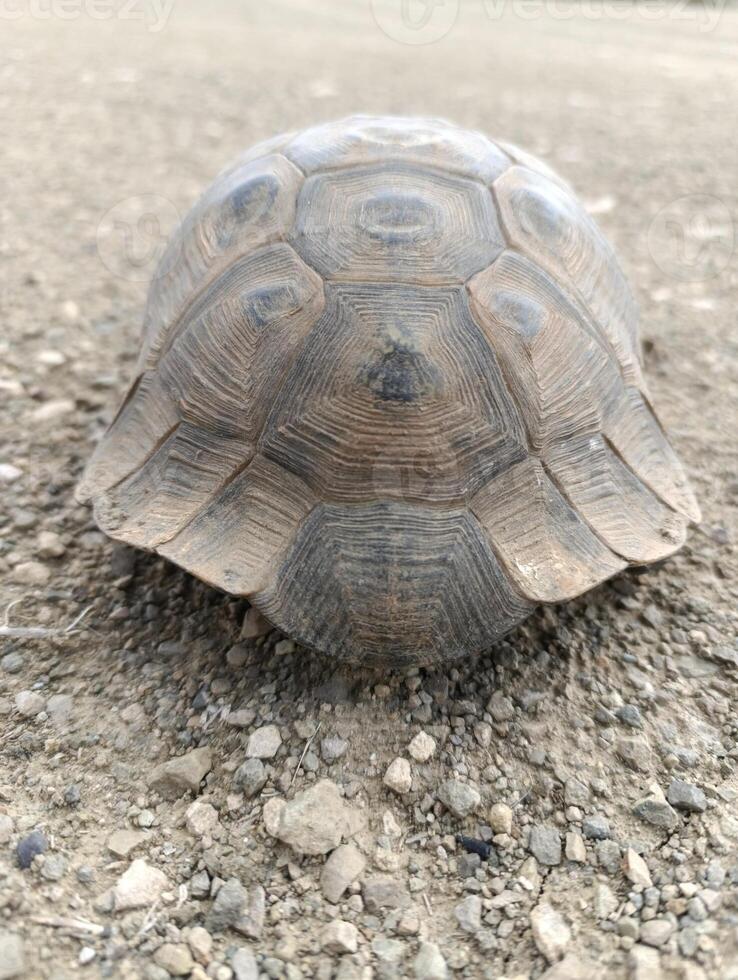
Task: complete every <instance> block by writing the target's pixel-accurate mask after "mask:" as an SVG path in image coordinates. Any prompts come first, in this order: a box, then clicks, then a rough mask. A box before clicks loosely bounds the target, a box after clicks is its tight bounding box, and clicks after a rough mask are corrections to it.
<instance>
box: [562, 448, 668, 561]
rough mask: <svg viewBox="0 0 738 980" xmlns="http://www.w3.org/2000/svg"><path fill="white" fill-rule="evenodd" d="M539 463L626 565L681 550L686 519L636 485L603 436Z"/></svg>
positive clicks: (639, 483) (636, 480) (655, 558)
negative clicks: (626, 562)
mask: <svg viewBox="0 0 738 980" xmlns="http://www.w3.org/2000/svg"><path fill="white" fill-rule="evenodd" d="M543 463H544V465H545V467H546V469H547V471H548V473H549V474H550V475H551V477H552V479H553V480H554V481H555V483H556V485H557V486H558V487H559V488H560V489H561V492H562V493H563V494H564V495H565V496H566V498H567V499H568V500H569V502H570V503H571V505H572V506H573V507H574V508H575V509H576V510H577V511H578V513H579V514H580V515H581V517H582V518H583V519H584V520H585V521H586V522H587V524H589V526H590V527H591V528H592V530H593V531H594V532H595V534H597V535H598V537H600V538H601V539H602V541H604V542H605V544H606V545H607V546H608V547H609V548H610V549H611V550H612V551H614V552H615V553H616V554H618V555H621V556H622V557H623V558H625V559H627V560H628V561H629V562H635V563H638V564H647V563H648V562H652V561H659V560H660V559H662V558H666V557H667V556H668V555H671V554H673V553H674V552H675V551H677V550H678V549H679V548H681V546H682V545H683V544H684V538H685V535H686V524H687V522H686V520H685V518H683V517H682V516H681V515H679V514H676V513H675V512H674V511H673V510H671V509H670V508H669V507H667V506H666V505H665V504H663V503H661V501H660V500H659V499H658V498H657V497H656V496H655V495H654V494H652V493H651V492H650V490H648V489H647V488H646V487H645V486H644V485H643V484H642V483H641V482H640V481H639V480H638V479H636V477H635V476H634V475H633V473H632V472H631V470H630V469H628V467H627V466H625V465H624V464H623V463H622V462H621V460H620V459H619V458H618V457H617V455H616V454H615V453H614V452H613V451H612V450H611V449H610V448H609V446H608V445H607V443H606V442H605V440H604V439H603V438H602V437H601V436H591V437H586V436H585V437H582V438H579V439H569V440H567V441H566V442H563V443H560V444H559V445H558V446H554V447H552V448H551V449H549V450H548V452H547V453H546V455H545V456H544V458H543Z"/></svg>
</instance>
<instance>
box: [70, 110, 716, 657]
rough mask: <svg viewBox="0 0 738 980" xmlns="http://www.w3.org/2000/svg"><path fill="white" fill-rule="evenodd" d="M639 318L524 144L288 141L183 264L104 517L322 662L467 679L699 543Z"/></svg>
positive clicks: (243, 170) (347, 133)
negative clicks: (252, 609) (516, 644)
mask: <svg viewBox="0 0 738 980" xmlns="http://www.w3.org/2000/svg"><path fill="white" fill-rule="evenodd" d="M637 320H638V317H637V309H636V304H635V302H634V299H633V296H632V294H631V292H630V289H629V287H628V285H627V283H626V281H625V279H624V277H623V274H622V272H621V270H620V268H619V266H618V263H617V261H616V259H615V257H614V254H613V252H612V250H611V248H610V246H609V245H608V244H607V242H606V241H605V239H604V238H603V236H602V234H601V233H600V232H599V230H598V229H597V227H596V226H595V224H594V222H593V221H592V219H591V218H590V217H589V216H588V215H587V213H586V211H585V210H584V209H583V207H582V206H581V204H580V203H579V202H578V201H577V200H576V198H575V197H574V196H573V194H572V192H571V190H570V188H569V187H568V185H567V184H566V183H565V182H563V181H562V180H561V179H560V178H559V177H557V176H556V175H555V174H554V173H553V172H552V171H551V170H550V169H549V168H548V167H547V166H546V165H545V164H543V163H541V162H540V161H539V160H537V159H535V158H534V157H532V156H530V155H528V154H527V153H524V152H523V151H521V150H519V149H517V148H516V147H513V146H510V145H507V144H505V143H499V142H497V143H495V142H491V141H490V140H489V139H487V138H486V137H484V136H482V135H480V134H479V133H473V132H468V131H465V130H463V129H459V128H457V127H455V126H453V125H451V124H450V123H446V122H443V121H440V120H435V119H399V118H382V117H380V118H375V117H364V116H362V117H352V118H349V119H344V120H342V121H339V122H335V123H330V124H327V125H321V126H317V127H315V128H312V129H308V130H306V131H304V132H302V133H299V134H297V135H295V134H291V135H287V136H282V137H278V138H276V139H275V140H272V141H269V142H267V143H262V144H259V145H258V146H256V147H255V148H254V149H252V150H251V151H250V152H249V153H247V154H246V155H245V156H243V157H242V158H241V159H240V160H239V161H237V163H236V164H235V165H234V166H233V167H231V168H230V169H229V170H227V171H225V172H224V173H223V174H222V175H221V176H220V177H219V178H218V179H217V180H216V181H215V183H214V184H213V185H212V186H211V187H210V189H209V190H208V191H206V193H205V194H204V196H203V197H202V199H201V200H200V201H199V203H197V204H196V206H195V207H194V208H193V210H192V211H191V212H190V214H189V215H188V216H187V217H186V219H185V220H184V222H183V224H182V226H181V228H180V229H179V230H178V232H177V233H176V235H175V236H174V238H173V240H172V241H171V242H170V244H169V245H168V248H167V250H166V252H165V254H164V256H163V258H162V260H161V264H160V268H159V271H158V274H157V276H156V278H155V280H154V282H153V284H152V286H151V289H150V293H149V297H148V302H147V306H146V312H145V319H144V328H143V344H142V349H141V355H140V359H139V362H138V367H137V370H136V377H135V380H134V382H133V384H132V386H131V388H130V390H129V392H128V394H127V396H126V397H125V400H124V402H123V404H122V406H121V408H120V410H119V411H118V414H117V416H116V417H115V419H114V421H113V423H112V424H111V426H110V428H109V430H108V432H107V433H106V435H105V436H104V438H103V439H102V441H101V443H100V444H99V446H98V447H97V450H96V452H95V453H94V456H93V457H92V460H91V461H90V463H89V465H88V467H87V470H86V473H85V475H84V478H83V480H82V483H81V485H80V488H79V496H80V498H81V499H91V500H92V501H93V502H94V507H95V516H96V519H97V522H98V524H99V525H100V527H101V528H102V529H103V530H104V531H106V532H107V533H108V534H110V535H111V536H112V537H114V538H117V539H119V540H121V541H125V542H128V543H129V544H133V545H137V546H139V547H142V548H146V549H149V550H152V551H155V552H157V553H158V554H160V555H164V556H166V557H167V558H169V559H171V560H172V561H174V562H176V563H177V564H179V565H181V566H182V567H183V568H185V569H187V570H188V571H190V572H192V573H193V574H195V575H197V576H199V577H200V578H201V579H204V580H205V581H206V582H209V583H211V584H212V585H214V586H217V587H219V588H221V589H223V590H225V591H227V592H230V593H234V594H237V595H243V596H246V597H248V599H249V600H250V601H251V602H252V604H253V605H255V606H256V607H257V608H258V609H259V610H261V611H262V612H263V613H264V615H265V616H266V617H267V618H268V619H269V620H271V621H272V622H273V623H274V624H275V625H276V626H278V627H279V628H280V629H281V630H283V631H284V632H285V633H287V634H289V635H291V636H293V637H294V638H295V639H297V640H298V641H300V642H301V643H303V644H305V645H306V646H308V647H312V648H316V649H318V650H321V651H324V652H326V653H328V654H331V655H334V656H336V657H339V658H343V659H348V660H354V661H361V662H371V661H376V662H395V663H423V662H425V663H428V662H440V661H443V662H446V661H453V660H455V659H457V658H459V657H462V656H464V655H467V654H470V653H474V652H476V651H479V650H482V649H483V648H485V647H487V646H489V645H490V644H491V643H492V642H493V641H495V640H496V639H497V638H498V637H500V636H502V635H503V634H505V633H506V632H508V631H509V630H510V629H511V628H513V627H514V626H515V625H516V624H518V623H520V621H521V620H523V619H524V618H525V617H526V616H527V615H528V614H529V613H530V612H531V610H532V609H533V608H534V607H535V606H536V605H537V604H538V603H554V602H560V601H561V600H565V599H569V598H572V597H574V596H577V595H579V594H581V593H582V592H585V591H586V590H588V589H591V588H592V587H593V586H595V585H597V584H598V583H599V582H602V581H603V580H604V579H607V578H609V577H610V576H612V575H615V574H616V573H617V572H619V571H620V570H621V569H623V568H624V567H625V566H627V565H628V564H629V563H637V564H643V563H647V562H653V561H657V560H659V559H662V558H664V557H665V556H667V555H670V554H671V553H673V552H674V551H676V550H677V549H678V548H679V547H680V546H681V545H682V543H683V541H684V538H685V531H686V526H687V524H688V522H689V521H696V520H698V518H699V511H698V508H697V504H696V502H695V499H694V497H693V495H692V493H691V491H690V489H689V486H688V484H687V481H686V479H685V475H684V472H683V470H682V467H681V466H680V464H679V461H678V460H677V458H676V456H675V454H674V452H673V451H672V449H671V448H670V446H669V444H668V442H667V440H666V438H665V436H664V433H663V430H662V428H661V426H660V424H659V422H658V421H657V419H656V416H655V415H654V411H653V407H652V404H651V399H650V397H649V394H648V391H647V389H646V385H645V382H644V379H643V375H642V370H641V367H642V365H641V357H640V351H639V339H638V322H637Z"/></svg>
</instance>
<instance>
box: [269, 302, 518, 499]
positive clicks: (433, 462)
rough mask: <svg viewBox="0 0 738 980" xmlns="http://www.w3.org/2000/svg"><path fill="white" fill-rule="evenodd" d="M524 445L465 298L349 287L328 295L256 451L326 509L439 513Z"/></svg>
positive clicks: (510, 459)
mask: <svg viewBox="0 0 738 980" xmlns="http://www.w3.org/2000/svg"><path fill="white" fill-rule="evenodd" d="M326 365H330V370H326ZM524 441H525V434H524V431H523V428H522V425H521V423H520V420H519V418H518V414H517V410H516V409H515V406H514V405H513V403H512V400H511V399H510V396H509V394H508V393H507V390H506V388H505V385H504V383H503V382H502V379H501V377H500V372H499V368H498V366H497V363H496V361H495V357H494V355H493V353H492V351H491V350H490V348H489V345H488V344H487V343H485V341H484V338H483V337H482V335H481V332H480V331H479V329H478V328H477V326H476V325H475V324H474V322H473V321H472V319H471V317H470V315H469V312H468V308H467V305H466V300H465V295H464V291H463V290H462V289H458V288H449V289H440V288H438V289H432V290H429V289H423V288H420V287H414V288H413V287H409V286H389V285H386V286H380V285H357V284H350V285H348V284H347V285H340V286H335V285H327V286H326V308H325V312H324V315H323V316H322V317H321V319H320V320H319V322H318V323H317V324H316V325H315V327H313V329H312V331H311V333H310V335H309V336H308V338H307V341H306V343H305V345H304V347H303V348H302V351H301V353H300V355H299V356H298V357H297V359H296V360H295V363H294V365H293V367H292V369H291V372H290V374H289V376H288V378H287V379H286V381H285V384H284V386H283V388H282V391H281V393H280V395H279V397H278V398H277V400H276V401H275V404H274V407H273V409H272V411H271V413H270V416H269V418H268V420H267V423H266V426H265V428H264V433H263V436H262V441H261V444H262V447H263V451H264V453H265V454H266V455H267V456H268V457H269V458H270V459H273V460H275V462H278V463H279V464H280V465H281V466H283V467H284V468H285V469H288V470H290V471H291V472H294V473H296V474H297V475H299V476H300V477H301V478H302V479H304V480H305V481H306V482H307V483H308V484H309V485H310V486H312V487H313V488H315V490H316V492H318V493H319V494H320V496H321V497H322V498H323V499H330V500H334V501H344V502H347V503H350V502H368V501H372V500H377V499H381V498H393V499H401V500H414V501H418V502H421V501H425V502H427V503H429V504H431V505H433V504H435V505H436V506H441V505H445V504H448V503H450V502H457V503H458V502H462V501H463V500H464V499H465V498H466V497H467V496H468V495H469V494H471V493H474V492H475V490H476V489H477V488H478V487H480V486H481V485H483V484H484V483H485V482H487V481H488V480H489V479H491V478H492V477H493V476H494V475H495V474H496V473H497V472H499V471H500V470H501V469H504V468H505V467H506V466H508V465H510V464H511V463H512V462H515V461H517V460H519V459H521V458H522V457H523V455H524V453H525V450H524V448H523V446H524Z"/></svg>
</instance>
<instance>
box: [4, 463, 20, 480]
mask: <svg viewBox="0 0 738 980" xmlns="http://www.w3.org/2000/svg"><path fill="white" fill-rule="evenodd" d="M21 476H23V470H19V469H18V467H17V466H13V464H12V463H0V483H15V481H16V480H17V479H19V478H20V477H21Z"/></svg>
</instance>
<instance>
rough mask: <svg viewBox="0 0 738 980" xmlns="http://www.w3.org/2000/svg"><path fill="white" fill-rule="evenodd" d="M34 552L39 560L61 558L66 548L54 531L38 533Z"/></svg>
mask: <svg viewBox="0 0 738 980" xmlns="http://www.w3.org/2000/svg"><path fill="white" fill-rule="evenodd" d="M36 551H37V552H38V554H39V557H41V558H61V556H62V555H63V554H64V552H65V551H66V547H65V546H64V542H63V541H62V539H61V537H60V536H59V535H58V534H57V533H56V531H39V534H38V537H37V538H36Z"/></svg>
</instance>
